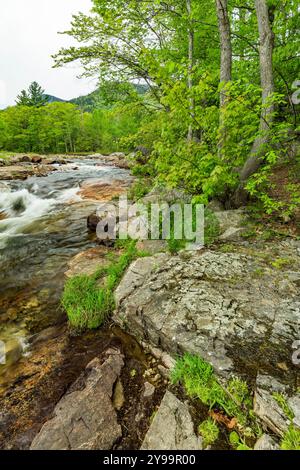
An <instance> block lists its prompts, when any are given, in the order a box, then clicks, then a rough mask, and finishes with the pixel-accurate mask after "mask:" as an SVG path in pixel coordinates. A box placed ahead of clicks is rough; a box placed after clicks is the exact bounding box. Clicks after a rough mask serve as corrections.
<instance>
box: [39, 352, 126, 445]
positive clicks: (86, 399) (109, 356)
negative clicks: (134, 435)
mask: <svg viewBox="0 0 300 470" xmlns="http://www.w3.org/2000/svg"><path fill="white" fill-rule="evenodd" d="M123 365H124V358H123V356H122V354H121V353H120V351H119V350H117V349H109V350H107V351H106V356H105V360H104V362H103V361H100V359H99V358H96V359H93V360H92V361H91V362H90V363H89V364H88V365H87V367H86V370H85V372H84V374H83V375H82V376H80V377H79V379H78V380H77V381H76V382H75V383H74V384H73V385H72V386H71V388H70V390H69V392H68V393H67V394H66V395H64V396H63V398H62V399H61V400H60V401H59V403H58V404H57V405H56V407H55V410H54V417H53V419H51V420H50V421H47V422H46V423H45V424H44V426H43V427H42V429H41V431H40V432H39V434H38V435H37V436H36V437H35V439H34V440H33V442H32V444H31V450H78V449H83V450H95V449H98V450H108V449H111V448H112V447H113V445H114V443H115V442H116V441H117V439H119V438H120V437H121V436H122V431H121V426H120V425H119V424H118V422H117V415H116V411H115V409H114V407H113V403H112V396H113V390H114V385H115V383H116V382H117V380H118V377H119V375H120V373H121V369H122V367H123Z"/></svg>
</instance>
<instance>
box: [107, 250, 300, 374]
mask: <svg viewBox="0 0 300 470" xmlns="http://www.w3.org/2000/svg"><path fill="white" fill-rule="evenodd" d="M295 248H297V247H296V246H295V247H294V246H292V249H293V250H292V251H291V253H293V259H294V260H295V263H297V262H298V263H299V256H298V258H297V254H296V251H295ZM257 270H262V271H263V272H264V273H265V275H264V276H259V277H258V276H256V275H255V273H256V271H257ZM283 279H285V273H284V272H282V271H280V270H276V269H273V270H271V269H268V268H266V265H265V264H264V261H263V260H262V258H261V257H259V256H254V255H252V254H244V253H220V252H217V251H209V250H207V251H203V252H191V253H189V256H187V257H183V256H180V255H178V256H170V255H168V254H165V253H161V254H157V255H154V256H152V257H149V258H141V259H138V260H136V261H135V262H134V263H133V264H132V265H131V266H130V267H129V269H128V270H127V272H126V274H125V276H124V277H123V279H122V281H121V283H120V285H119V287H118V288H117V290H116V293H115V299H116V305H117V309H116V312H115V315H114V319H115V321H117V322H118V323H119V324H121V325H123V326H124V327H125V328H127V329H128V330H129V331H130V332H131V333H132V334H133V335H134V336H136V338H137V339H138V340H141V341H145V342H150V343H151V344H152V345H153V346H154V347H159V348H160V349H163V350H164V351H165V352H167V353H169V354H171V356H173V357H174V356H175V355H176V354H178V353H182V352H184V351H187V352H190V353H193V354H197V355H200V356H202V357H203V358H204V359H205V360H207V361H208V362H210V363H212V365H213V366H214V367H215V369H216V372H218V373H220V374H221V375H225V376H229V375H230V373H231V372H233V371H236V364H237V365H238V366H239V367H242V368H243V370H245V369H246V367H248V370H249V368H251V364H253V365H255V370H254V371H253V374H254V373H256V370H257V365H258V363H259V364H260V366H261V367H262V368H266V369H272V371H274V375H275V372H276V374H278V375H281V374H283V373H284V374H285V375H287V376H288V377H289V380H290V381H291V383H292V382H293V380H294V374H295V366H293V364H292V363H291V351H290V347H291V345H292V344H293V342H294V341H295V340H297V339H298V333H297V332H298V325H299V321H300V297H299V292H298V291H297V289H295V288H294V285H293V284H292V283H291V282H289V281H288V280H286V283H287V285H286V287H285V288H284V289H282V290H278V286H279V284H280V281H281V280H283ZM260 351H262V352H261V353H260ZM283 362H285V363H286V364H287V365H288V371H287V372H285V371H282V370H281V369H280V368H279V367H278V364H279V363H283Z"/></svg>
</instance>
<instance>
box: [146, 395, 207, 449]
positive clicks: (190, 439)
mask: <svg viewBox="0 0 300 470" xmlns="http://www.w3.org/2000/svg"><path fill="white" fill-rule="evenodd" d="M141 449H142V450H201V449H202V440H201V438H200V437H197V436H196V434H195V432H194V425H193V422H192V418H191V415H190V413H189V410H188V407H187V405H185V404H184V403H182V402H180V401H179V400H178V399H177V398H176V397H175V395H173V394H172V393H170V392H168V391H167V392H166V394H165V396H164V398H163V400H162V402H161V404H160V407H159V409H158V411H157V413H156V415H155V417H154V419H153V421H152V424H151V426H150V428H149V430H148V432H147V434H146V437H145V439H144V442H143V444H142V447H141Z"/></svg>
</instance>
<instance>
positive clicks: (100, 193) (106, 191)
mask: <svg viewBox="0 0 300 470" xmlns="http://www.w3.org/2000/svg"><path fill="white" fill-rule="evenodd" d="M128 184H129V181H128V182H127V181H121V180H113V181H111V182H109V183H107V182H103V181H99V180H96V181H93V180H92V181H90V180H89V181H87V182H84V183H83V184H82V186H81V189H80V192H79V195H80V196H81V197H82V198H83V199H89V200H92V201H101V202H105V201H110V200H111V199H112V198H113V197H116V196H120V195H121V194H124V193H126V191H127V188H128Z"/></svg>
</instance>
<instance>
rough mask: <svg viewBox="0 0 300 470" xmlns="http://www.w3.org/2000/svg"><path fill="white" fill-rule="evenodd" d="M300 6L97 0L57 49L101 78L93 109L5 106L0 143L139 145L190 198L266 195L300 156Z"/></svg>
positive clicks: (62, 59)
mask: <svg viewBox="0 0 300 470" xmlns="http://www.w3.org/2000/svg"><path fill="white" fill-rule="evenodd" d="M299 10H300V6H299V2H298V1H297V0H284V1H278V0H215V1H212V0H202V1H200V2H199V1H196V0H175V1H174V0H172V1H171V0H155V1H152V2H148V1H143V0H116V1H114V2H111V1H107V0H93V9H92V12H91V14H90V15H84V14H81V13H80V14H78V15H74V17H73V20H72V24H71V27H70V29H69V30H68V31H66V32H65V34H67V35H70V36H72V37H73V38H75V39H76V40H77V42H78V44H79V46H78V47H70V48H69V49H68V48H64V49H61V50H60V51H59V52H58V53H57V54H56V55H55V57H54V59H55V64H56V67H59V66H63V65H64V64H67V63H70V62H73V61H80V63H81V64H82V66H83V68H84V73H85V74H86V75H88V76H96V77H97V78H99V84H100V91H101V90H102V91H101V92H100V93H99V95H98V97H97V99H94V101H93V103H92V106H90V107H89V109H88V111H89V112H87V111H86V110H83V108H82V107H80V102H78V101H76V102H75V103H74V104H70V103H52V104H47V105H45V106H40V107H35V108H34V109H32V108H31V107H28V106H17V107H13V108H9V109H7V110H5V111H2V112H1V113H0V129H1V134H0V135H1V137H0V148H3V149H4V148H5V149H11V150H15V151H17V150H20V151H40V152H63V151H66V152H74V151H95V150H100V151H113V150H116V149H118V150H124V151H132V150H134V149H136V148H137V147H141V146H142V147H143V148H145V149H146V154H147V158H145V159H144V160H143V164H142V165H141V164H140V163H138V162H137V167H138V166H139V165H140V168H139V171H140V173H142V174H144V175H146V174H147V175H151V177H153V178H155V179H157V180H159V181H163V182H164V183H166V184H168V185H169V186H172V187H182V188H183V189H185V190H187V191H188V192H190V193H191V194H192V195H194V197H195V200H200V201H204V202H207V201H208V200H210V199H211V198H213V197H215V196H218V197H221V198H230V201H231V204H232V205H235V206H238V205H240V204H242V203H243V202H245V200H246V199H247V197H248V196H249V193H250V194H251V195H254V196H260V197H261V198H263V190H262V188H263V187H264V186H265V185H268V178H269V176H270V175H271V174H272V171H273V168H274V167H275V166H276V165H277V164H278V163H279V162H281V163H282V162H283V163H286V164H287V165H288V164H289V162H290V159H291V158H292V159H293V164H294V162H295V161H297V158H299V157H298V155H297V152H296V153H295V151H294V143H295V142H297V139H298V136H299V100H298V99H296V98H295V96H296V97H298V94H297V90H296V89H295V87H296V82H297V79H298V78H300V70H299V68H300V61H299V50H300V48H299V46H300V44H299V43H300V36H299ZM298 83H299V82H298ZM137 84H140V86H143V87H146V88H145V91H146V92H145V93H142V94H141V93H138V92H137V90H136V86H137ZM101 87H102V88H101ZM263 203H264V205H265V208H266V210H269V211H272V209H273V206H272V204H273V203H272V201H271V200H270V199H268V198H266V197H265V199H264V201H263Z"/></svg>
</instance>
